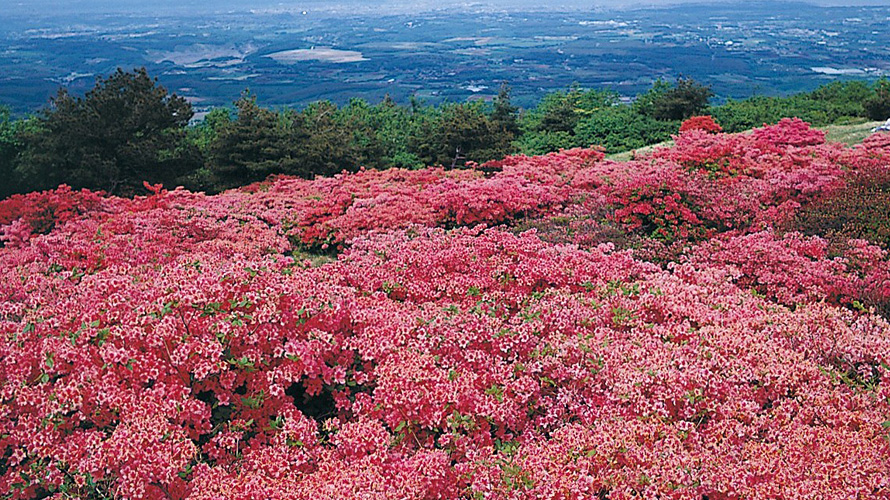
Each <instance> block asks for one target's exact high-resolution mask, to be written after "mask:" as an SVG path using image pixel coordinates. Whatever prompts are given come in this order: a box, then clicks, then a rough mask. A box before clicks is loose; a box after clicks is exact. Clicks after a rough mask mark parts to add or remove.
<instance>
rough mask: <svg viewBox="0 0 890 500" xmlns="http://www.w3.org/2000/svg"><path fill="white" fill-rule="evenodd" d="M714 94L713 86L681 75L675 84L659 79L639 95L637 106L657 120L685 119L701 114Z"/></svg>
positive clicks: (641, 111) (643, 112) (639, 109)
mask: <svg viewBox="0 0 890 500" xmlns="http://www.w3.org/2000/svg"><path fill="white" fill-rule="evenodd" d="M713 95H714V93H713V92H711V87H709V86H706V85H701V84H700V83H698V82H696V81H695V80H693V79H691V78H683V77H680V78H678V79H677V83H676V85H674V86H671V85H670V84H668V83H667V82H665V81H664V80H661V79H659V80H657V81H656V82H655V83H654V84H653V86H652V89H650V90H649V91H648V92H647V93H645V94H643V95H641V96H639V98H638V99H637V102H636V103H635V104H636V106H635V107H636V109H637V110H638V111H639V112H640V113H642V114H644V115H646V116H651V117H652V118H655V119H656V120H665V121H668V120H685V119H686V118H689V117H690V116H695V115H698V114H701V113H702V112H703V111H704V110H705V109H706V108H707V107H708V101H709V100H710V98H711V97H712V96H713Z"/></svg>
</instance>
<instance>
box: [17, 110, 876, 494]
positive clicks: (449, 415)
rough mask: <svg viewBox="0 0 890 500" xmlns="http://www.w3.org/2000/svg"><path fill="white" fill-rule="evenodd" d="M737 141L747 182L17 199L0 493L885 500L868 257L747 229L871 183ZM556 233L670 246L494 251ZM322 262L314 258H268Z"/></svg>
mask: <svg viewBox="0 0 890 500" xmlns="http://www.w3.org/2000/svg"><path fill="white" fill-rule="evenodd" d="M775 130H776V131H775V134H778V135H777V136H776V137H785V136H786V135H790V136H792V139H790V140H792V141H793V142H795V143H796V144H797V143H799V137H800V136H801V135H803V136H806V134H804V133H803V132H801V131H800V130H798V129H796V128H793V133H792V132H789V131H788V130H786V129H785V128H776V129H775ZM789 130H791V129H789ZM687 134H696V132H689V133H687ZM761 134H764V133H761ZM712 137H713V136H712ZM717 137H718V140H723V141H728V142H733V143H734V142H735V141H748V140H749V139H747V138H743V139H740V138H739V137H738V136H725V137H723V136H720V135H719V134H718V135H717ZM721 137H723V138H721ZM746 137H747V136H746ZM770 137H772V136H770ZM758 141H766V142H770V141H772V143H771V144H772V145H771V146H769V147H770V148H773V149H771V150H770V151H771V153H770V154H769V155H762V160H763V163H757V164H756V167H757V168H756V169H753V170H751V171H752V172H762V173H763V175H762V176H760V177H758V176H755V175H748V174H744V175H741V174H740V175H739V176H737V177H713V176H709V175H707V174H705V173H702V172H698V171H692V172H690V171H689V170H688V168H687V166H686V165H685V164H683V163H681V162H679V161H676V160H672V159H671V158H669V156H671V155H672V154H678V155H682V154H687V153H688V152H689V151H688V149H689V148H690V147H691V146H689V145H688V144H687V145H678V146H677V149H678V152H675V153H671V152H670V151H661V152H658V153H656V154H654V155H653V156H652V157H651V158H644V159H639V160H636V161H633V162H627V163H616V162H612V161H606V160H604V158H603V155H602V153H601V152H599V151H596V150H576V151H565V152H562V153H558V154H553V155H548V156H546V157H536V158H528V157H514V158H508V159H507V160H504V161H503V162H498V163H493V164H488V165H485V166H483V167H482V168H481V169H480V170H473V171H444V170H441V169H429V170H420V171H403V170H391V171H386V172H372V171H366V172H359V173H357V174H343V175H340V176H337V177H334V178H326V179H316V180H314V181H304V180H296V179H288V178H279V179H273V180H270V181H268V182H266V183H262V184H258V185H254V186H251V187H250V188H249V189H243V190H237V191H230V192H226V193H223V194H220V195H217V196H205V195H202V194H195V193H189V192H187V191H184V190H172V191H166V190H163V189H161V188H160V187H159V186H149V187H150V188H151V189H149V191H150V195H149V196H146V197H137V198H136V199H133V200H125V199H118V198H103V197H101V196H99V195H93V194H92V193H71V192H70V191H66V190H65V189H64V188H62V189H60V190H59V191H56V192H50V193H42V194H33V195H29V196H28V197H26V198H27V199H28V200H31V201H29V202H28V203H23V202H22V201H21V200H22V199H21V198H17V199H16V200H18V201H14V202H13V203H17V204H18V205H17V206H20V207H25V208H21V209H16V210H19V211H18V212H16V211H15V210H13V209H10V208H9V207H10V206H14V205H11V204H10V205H3V206H4V207H6V209H7V210H8V212H6V213H9V214H11V215H7V216H6V219H4V220H3V222H2V224H0V230H2V231H3V234H6V235H8V234H13V233H14V234H16V235H18V236H16V237H15V238H16V239H15V244H10V242H12V241H13V240H12V238H11V237H7V239H6V240H5V241H6V245H5V246H4V247H3V248H0V401H2V405H0V454H2V456H3V457H4V458H3V462H2V466H0V491H3V492H8V495H9V497H10V498H15V499H31V498H45V497H51V496H55V497H58V498H71V497H73V498H111V497H114V498H149V499H153V498H193V499H208V500H209V499H220V498H282V499H284V498H288V499H290V498H307V499H308V498H418V499H420V498H424V499H426V498H443V499H448V498H551V499H558V498H567V499H568V498H610V499H630V498H673V499H695V500H700V499H702V498H708V499H711V500H713V499H732V500H736V499H738V500H741V499H773V498H800V499H807V498H812V499H816V498H820V499H821V498H825V499H832V498H838V499H841V498H890V429H888V427H890V384H888V380H890V378H888V377H890V324H888V322H887V320H886V318H883V317H881V316H879V315H876V314H874V313H872V312H871V311H870V310H869V309H868V307H865V306H862V304H861V303H860V302H861V301H863V300H864V298H863V297H862V294H863V293H866V294H869V296H881V294H884V296H886V295H887V294H888V292H890V282H888V276H890V264H888V258H887V254H886V253H885V252H884V251H883V250H881V249H879V248H877V247H875V246H874V245H871V244H869V243H868V242H864V241H852V242H850V244H849V245H848V247H846V249H845V250H844V251H843V253H842V254H840V255H834V254H832V253H831V251H830V249H829V247H828V245H827V244H826V243H825V242H824V241H822V240H821V239H819V238H814V237H809V238H808V237H804V236H801V235H798V234H796V233H791V234H787V235H780V234H777V233H776V232H775V231H772V230H769V229H763V228H764V227H767V226H769V221H770V220H771V218H772V217H774V216H775V213H778V212H777V210H779V207H782V208H781V210H784V211H793V210H794V208H795V206H796V205H797V204H800V203H806V202H808V200H811V199H814V198H818V197H819V196H821V194H822V193H825V192H827V191H829V189H830V186H834V185H835V184H840V185H843V183H844V182H845V179H846V177H845V175H846V172H848V171H854V170H855V169H857V168H859V167H860V166H862V165H870V166H871V167H870V168H877V167H876V166H875V165H878V164H879V162H880V161H882V160H880V158H881V157H880V155H878V154H876V153H874V149H869V148H867V147H860V148H854V149H844V148H842V147H840V146H833V145H824V144H817V145H800V144H797V145H792V144H790V143H782V141H786V139H781V140H775V138H774V139H769V138H761V139H758ZM776 148H778V149H776ZM744 158H745V160H744V161H751V162H753V161H754V160H753V159H752V158H749V157H747V156H745V157H744ZM752 165H754V164H753V163H752ZM752 168H753V166H752ZM484 172H489V173H488V174H486V173H484ZM772 172H776V174H775V175H774V174H773V173H772ZM778 172H782V175H779V174H778ZM814 172H816V173H819V174H818V175H817V174H816V173H814ZM820 172H821V173H820ZM814 175H815V176H816V178H815V180H814V177H813V176H814ZM820 175H821V176H823V177H824V178H822V177H819V176H820ZM795 186H796V187H795ZM77 197H80V198H77ZM60 199H61V200H63V201H64V200H69V201H70V204H66V203H67V202H65V203H62V202H60V201H59V200H60ZM50 200H53V201H51V202H50ZM72 200H73V201H72ZM81 201H82V202H83V203H82V204H80V203H81ZM4 203H9V202H4ZM50 205H52V206H54V207H62V208H61V209H59V208H55V209H53V210H55V212H53V213H57V214H59V217H58V220H55V219H52V217H50V219H52V223H51V224H50V225H49V228H48V229H45V231H46V234H42V232H43V231H29V232H27V234H24V233H22V234H20V233H17V232H16V231H19V229H20V225H21V224H22V223H28V224H30V222H29V219H28V217H31V215H29V214H32V213H43V212H39V210H43V209H42V208H40V209H37V208H32V207H44V206H50ZM647 205H648V207H649V208H646V206H647ZM721 205H722V206H723V208H721ZM726 207H730V208H726ZM761 209H762V212H763V213H766V214H768V215H763V213H760V212H758V210H761ZM560 210H562V212H560V213H563V214H570V215H571V216H579V214H583V213H585V212H587V213H607V214H611V215H609V217H610V219H609V220H611V222H609V221H603V224H606V223H612V224H616V225H618V226H626V227H627V228H629V229H631V230H634V231H643V230H645V231H649V228H647V227H646V224H649V225H652V227H653V228H655V227H658V228H664V230H665V231H673V232H668V233H663V234H661V235H660V236H663V237H671V238H687V237H688V238H689V240H688V242H687V243H688V248H687V250H686V253H685V254H684V257H683V258H682V259H680V260H679V261H677V262H674V263H671V264H669V265H667V266H661V265H656V264H653V263H651V262H647V261H646V260H645V259H642V258H641V257H640V256H639V253H637V254H635V253H634V251H632V250H616V248H615V245H613V244H611V243H607V242H606V243H596V244H594V243H591V244H589V245H586V247H585V248H583V249H582V248H580V247H579V246H577V245H571V244H569V245H563V244H558V243H554V242H548V241H546V240H545V239H542V238H539V237H538V235H537V234H536V232H535V231H526V232H523V233H521V234H515V233H513V232H510V231H508V228H504V227H492V226H494V225H497V224H502V223H505V222H511V221H513V220H515V219H517V218H519V217H531V216H535V217H551V216H552V214H553V213H554V212H559V211H560ZM771 210H772V212H770V211H771ZM782 213H784V212H782ZM769 214H772V215H769ZM563 216H565V215H563ZM632 217H637V218H638V219H639V221H640V224H639V225H637V222H636V221H635V220H633V219H632ZM23 221H24V222H23ZM29 227H31V226H29ZM16 228H19V229H16ZM699 228H704V230H705V232H703V233H695V234H692V233H688V234H687V233H684V232H683V231H684V230H695V231H698V230H699ZM651 233H652V234H655V235H656V236H659V233H657V232H656V230H655V229H653V230H652V231H651ZM705 236H708V237H709V238H705ZM678 241H679V240H678ZM323 244H329V245H342V247H343V248H342V252H341V253H340V255H339V256H338V258H337V260H336V261H334V262H329V263H327V264H324V265H321V266H317V267H316V266H314V265H313V264H312V263H311V262H309V261H304V260H301V258H298V257H295V256H294V255H297V254H295V253H294V250H298V249H300V248H301V247H302V246H305V245H313V246H321V245H323ZM857 304H858V306H857Z"/></svg>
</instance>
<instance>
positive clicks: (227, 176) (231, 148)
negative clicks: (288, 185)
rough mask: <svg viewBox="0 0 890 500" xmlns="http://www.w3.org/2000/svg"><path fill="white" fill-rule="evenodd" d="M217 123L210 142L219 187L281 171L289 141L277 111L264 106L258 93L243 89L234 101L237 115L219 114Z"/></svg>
mask: <svg viewBox="0 0 890 500" xmlns="http://www.w3.org/2000/svg"><path fill="white" fill-rule="evenodd" d="M214 120H216V121H215V122H214V123H212V124H211V125H210V126H212V127H218V128H217V129H216V130H215V137H213V139H212V142H211V143H210V145H209V153H210V158H211V168H210V169H211V171H212V172H213V174H214V176H215V177H216V184H217V185H216V186H215V187H216V189H226V188H230V187H235V186H241V185H244V184H249V183H251V182H256V181H260V180H263V179H265V178H266V177H267V176H268V175H269V174H273V173H280V172H281V170H282V165H281V164H282V160H283V158H285V157H286V156H287V141H286V138H285V134H283V131H282V129H281V127H280V126H279V116H278V113H276V112H274V111H271V110H269V109H265V108H261V107H259V106H258V105H257V103H256V96H253V95H251V94H250V92H249V91H246V92H244V93H243V94H242V95H241V97H240V98H239V99H238V100H237V101H235V119H231V118H230V117H228V116H227V117H223V116H216V117H214Z"/></svg>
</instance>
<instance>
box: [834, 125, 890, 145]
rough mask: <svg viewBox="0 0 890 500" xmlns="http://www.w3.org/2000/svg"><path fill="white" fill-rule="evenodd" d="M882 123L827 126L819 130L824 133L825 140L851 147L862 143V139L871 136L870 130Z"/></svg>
mask: <svg viewBox="0 0 890 500" xmlns="http://www.w3.org/2000/svg"><path fill="white" fill-rule="evenodd" d="M882 123H884V122H864V123H856V124H852V125H828V126H827V127H820V128H821V129H822V130H824V131H825V140H827V141H829V142H845V143H847V144H850V145H853V144H859V143H860V142H862V140H863V139H865V138H866V137H868V136H869V135H871V129H873V128H875V127H877V126H878V125H881V124H882Z"/></svg>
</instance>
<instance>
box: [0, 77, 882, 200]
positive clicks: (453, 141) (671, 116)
mask: <svg viewBox="0 0 890 500" xmlns="http://www.w3.org/2000/svg"><path fill="white" fill-rule="evenodd" d="M712 96H713V94H712V92H711V90H710V88H709V87H707V86H705V85H702V84H700V83H698V82H695V81H693V80H691V79H683V78H681V79H678V80H677V81H676V82H674V83H669V82H665V81H662V80H659V81H657V82H656V83H655V84H654V85H653V87H652V88H651V89H650V90H649V91H647V92H645V93H643V94H641V95H639V96H637V97H636V99H635V100H633V102H632V103H622V102H621V101H620V99H619V95H618V94H617V93H615V92H613V91H611V90H585V89H581V88H578V87H573V88H570V89H568V90H566V91H562V92H554V93H551V94H549V95H547V96H546V97H544V98H543V99H542V100H541V101H540V102H539V103H538V105H537V106H536V107H535V108H533V109H529V110H525V111H521V110H519V109H518V108H517V107H516V106H514V105H513V104H512V103H511V101H510V89H509V87H507V86H506V85H505V86H502V87H501V89H500V91H499V93H498V95H497V97H495V98H494V99H493V100H492V101H491V102H482V101H474V102H467V103H446V104H442V105H439V106H431V105H426V104H424V103H422V102H420V101H417V100H412V101H411V102H410V103H409V104H408V105H399V104H396V103H395V102H393V101H392V100H391V99H389V98H386V99H384V100H383V101H382V102H379V103H377V104H369V103H367V102H366V101H363V100H360V99H355V100H353V101H351V102H350V103H349V104H347V105H346V106H342V107H338V106H336V105H334V104H332V103H330V102H328V101H320V102H316V103H313V104H311V105H309V106H307V107H306V108H305V109H302V110H296V109H290V108H287V109H281V110H274V109H268V108H263V107H261V106H259V105H258V104H257V101H256V96H254V95H252V94H250V93H249V92H245V93H244V94H243V95H242V96H241V97H240V98H239V99H238V100H237V101H235V103H234V107H233V108H232V109H228V108H217V109H214V110H212V111H211V112H210V113H209V114H208V115H207V116H206V117H205V118H204V119H203V120H202V121H201V122H200V123H198V124H195V125H190V124H189V123H190V121H191V119H192V117H193V116H194V111H193V109H192V107H191V105H190V104H189V103H188V102H187V101H186V100H185V99H183V98H182V97H179V96H176V95H171V94H169V93H168V92H167V90H166V89H165V88H164V87H162V86H160V85H158V83H157V80H156V79H153V78H151V77H150V76H149V75H148V74H147V72H146V70H145V69H137V70H134V71H132V72H125V71H123V70H118V71H117V72H116V73H114V74H112V75H110V76H108V77H107V78H104V79H99V80H97V82H96V86H95V87H94V88H93V89H92V90H91V91H89V92H87V93H86V94H85V95H84V96H82V97H78V96H72V95H71V94H69V93H68V92H67V91H66V90H65V89H60V90H59V92H58V94H57V95H56V96H54V97H53V98H52V100H51V102H50V105H49V106H47V107H46V108H44V109H42V110H40V111H39V112H38V113H36V114H35V115H33V116H30V117H27V118H23V119H18V120H15V119H12V118H11V116H10V114H9V111H8V110H7V109H5V108H2V107H0V180H2V181H0V197H5V196H8V195H10V194H13V193H19V192H28V191H33V190H40V189H48V188H53V187H55V186H57V185H58V184H61V183H65V184H68V185H71V186H72V187H74V188H82V187H86V188H91V189H101V190H105V191H107V192H109V193H113V194H120V195H132V194H134V193H140V192H142V191H143V189H142V182H143V181H148V182H150V183H163V184H165V185H167V186H176V185H183V186H185V187H187V188H189V189H192V190H200V191H208V192H218V191H221V190H224V189H228V188H232V187H236V186H240V185H244V184H248V183H251V182H254V181H258V180H262V179H265V178H266V177H267V176H269V175H272V174H288V175H296V176H301V177H314V176H315V175H330V174H333V173H337V172H340V171H342V170H357V169H358V168H360V167H361V166H364V167H367V168H377V169H385V168H391V167H402V168H420V167H423V166H426V165H437V164H438V165H445V166H449V167H456V166H462V165H464V164H465V163H466V162H468V161H473V162H477V163H481V162H484V161H487V160H492V159H499V158H501V157H503V156H505V155H508V154H514V153H525V154H542V153H546V152H550V151H555V150H558V149H561V148H571V147H579V146H589V145H602V146H604V147H605V148H606V149H607V151H609V152H621V151H627V150H630V149H635V148H639V147H642V146H646V145H650V144H654V143H658V142H661V141H664V140H667V139H669V138H670V136H671V134H674V133H676V132H677V130H678V128H679V126H680V122H681V121H682V120H683V119H685V118H688V117H690V116H693V115H699V114H710V115H712V116H714V118H715V119H716V120H717V122H718V123H719V124H720V125H722V126H723V129H724V130H725V131H727V132H738V131H742V130H747V129H749V128H751V127H755V126H760V125H762V124H764V123H775V122H777V121H778V120H779V119H781V118H783V117H799V118H802V119H804V120H806V121H809V122H811V123H813V124H815V125H827V124H830V123H838V122H849V121H854V120H862V119H865V118H870V119H885V118H887V117H888V116H890V81H888V80H886V79H882V80H879V81H877V82H875V83H872V84H869V83H865V82H859V81H851V82H836V83H831V84H828V85H825V86H823V87H820V88H819V89H817V90H815V91H813V92H808V93H801V94H796V95H793V96H790V97H752V98H749V99H745V100H739V101H733V100H731V101H729V102H726V103H725V104H722V105H719V106H711V105H710V100H711V98H712Z"/></svg>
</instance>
